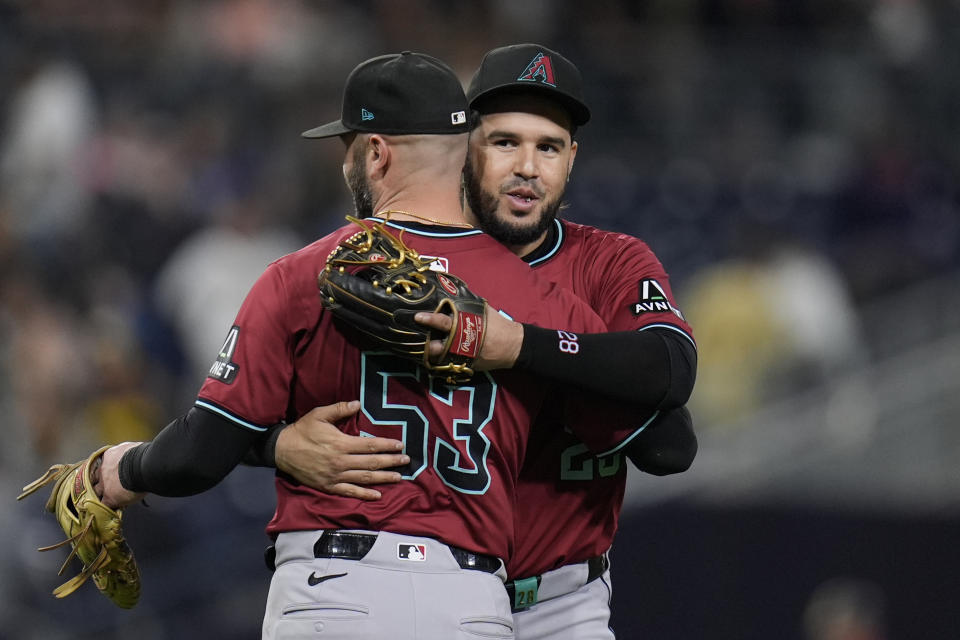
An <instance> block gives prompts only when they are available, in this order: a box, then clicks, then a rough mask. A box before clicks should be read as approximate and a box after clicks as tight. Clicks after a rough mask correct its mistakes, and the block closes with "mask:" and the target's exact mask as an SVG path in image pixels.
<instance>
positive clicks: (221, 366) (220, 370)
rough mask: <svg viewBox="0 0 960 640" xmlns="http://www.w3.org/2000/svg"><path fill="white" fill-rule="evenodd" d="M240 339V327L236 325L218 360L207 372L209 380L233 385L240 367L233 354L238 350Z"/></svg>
mask: <svg viewBox="0 0 960 640" xmlns="http://www.w3.org/2000/svg"><path fill="white" fill-rule="evenodd" d="M239 337H240V327H238V326H236V325H234V326H232V327H230V333H228V334H227V339H226V340H224V341H223V346H222V347H220V353H218V354H217V359H216V360H214V361H213V364H212V365H210V371H208V372H207V377H208V378H213V379H214V380H219V381H220V382H222V383H224V384H231V383H232V382H233V381H234V380H235V379H236V377H237V371H239V370H240V367H239V365H237V363H235V362H234V361H233V352H234V351H236V349H237V340H238V339H239Z"/></svg>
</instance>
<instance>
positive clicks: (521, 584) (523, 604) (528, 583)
mask: <svg viewBox="0 0 960 640" xmlns="http://www.w3.org/2000/svg"><path fill="white" fill-rule="evenodd" d="M539 589H540V576H536V577H533V578H521V579H519V580H514V581H513V610H514V611H523V610H524V609H529V608H530V607H532V606H533V605H535V604H537V593H538V591H539Z"/></svg>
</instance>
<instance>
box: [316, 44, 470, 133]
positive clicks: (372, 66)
mask: <svg viewBox="0 0 960 640" xmlns="http://www.w3.org/2000/svg"><path fill="white" fill-rule="evenodd" d="M351 131H365V132H369V133H386V134H394V135H405V134H419V133H434V134H454V133H466V132H467V131H468V126H467V99H466V97H465V96H464V95H463V86H462V85H461V84H460V79H459V78H457V74H456V73H454V72H453V69H451V68H450V67H449V66H447V64H446V63H444V62H443V61H441V60H438V59H437V58H434V57H432V56H428V55H425V54H422V53H413V52H410V51H404V52H402V53H394V54H389V55H385V56H378V57H376V58H371V59H369V60H367V61H366V62H361V63H360V64H359V65H357V66H356V67H355V68H354V70H353V71H351V72H350V75H349V76H347V84H346V86H345V87H344V90H343V108H342V110H341V116H340V119H339V120H336V121H334V122H328V123H327V124H325V125H322V126H319V127H316V128H315V129H310V130H309V131H304V132H303V133H302V134H301V135H302V136H303V137H304V138H329V137H332V136H340V135H343V134H345V133H350V132H351Z"/></svg>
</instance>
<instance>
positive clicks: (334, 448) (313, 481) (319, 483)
mask: <svg viewBox="0 0 960 640" xmlns="http://www.w3.org/2000/svg"><path fill="white" fill-rule="evenodd" d="M359 410H360V403H359V402H357V401H356V400H354V401H352V402H338V403H337V404H332V405H329V406H326V407H317V408H316V409H314V410H313V411H311V412H310V413H308V414H306V415H304V416H303V417H301V418H300V419H299V420H297V421H296V422H294V423H293V424H291V425H288V426H286V427H284V428H283V430H282V431H281V432H280V435H279V436H278V437H277V449H276V455H275V458H276V463H277V468H278V469H280V470H281V471H283V472H285V473H288V474H290V475H291V476H293V477H294V478H296V480H297V481H298V482H301V483H302V484H305V485H307V486H309V487H312V488H314V489H317V490H319V491H323V492H324V493H329V494H331V495H337V496H344V497H348V498H360V499H362V500H377V499H379V498H380V495H381V494H380V492H379V491H377V490H376V489H371V488H368V487H364V486H360V485H374V484H391V483H395V482H400V480H401V476H400V474H399V473H397V472H396V471H385V469H388V468H390V467H399V466H402V465H405V464H407V463H408V462H410V457H409V456H407V455H406V454H404V453H401V452H402V451H403V443H402V442H400V441H399V440H393V439H391V438H364V437H361V436H349V435H347V434H345V433H343V432H341V431H340V429H338V428H337V427H336V426H334V424H333V423H335V422H337V421H338V420H343V419H344V418H349V417H350V416H352V415H354V414H355V413H356V412H357V411H359Z"/></svg>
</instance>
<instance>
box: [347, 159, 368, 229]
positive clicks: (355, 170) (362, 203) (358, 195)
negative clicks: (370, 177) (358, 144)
mask: <svg viewBox="0 0 960 640" xmlns="http://www.w3.org/2000/svg"><path fill="white" fill-rule="evenodd" d="M358 151H359V149H355V150H354V152H353V165H352V166H351V167H350V171H349V172H348V173H347V186H348V187H349V188H350V193H351V194H352V195H353V207H354V208H355V209H356V210H357V217H358V218H369V217H371V216H373V193H371V191H370V183H369V182H367V174H366V167H364V162H363V160H364V158H363V153H362V152H359V153H358Z"/></svg>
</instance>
